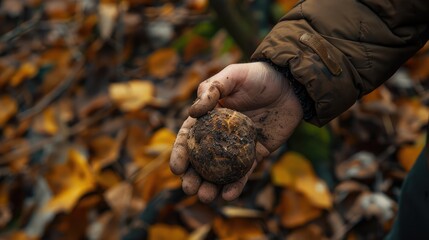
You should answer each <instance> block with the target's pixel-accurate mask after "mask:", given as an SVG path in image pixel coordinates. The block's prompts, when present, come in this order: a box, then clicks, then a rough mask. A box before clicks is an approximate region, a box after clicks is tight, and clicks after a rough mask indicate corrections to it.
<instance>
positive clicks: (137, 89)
mask: <svg viewBox="0 0 429 240" xmlns="http://www.w3.org/2000/svg"><path fill="white" fill-rule="evenodd" d="M154 93H155V87H154V86H153V84H152V83H151V82H149V81H139V80H132V81H129V82H125V83H113V84H111V85H110V86H109V96H110V98H111V99H112V100H113V102H114V103H115V104H116V105H118V107H119V108H120V109H121V110H122V111H124V112H128V111H136V110H139V109H141V108H143V107H144V106H145V105H146V104H148V103H150V102H151V101H152V100H153V97H154Z"/></svg>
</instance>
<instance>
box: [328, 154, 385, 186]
mask: <svg viewBox="0 0 429 240" xmlns="http://www.w3.org/2000/svg"><path fill="white" fill-rule="evenodd" d="M377 171H378V164H377V162H376V159H375V156H374V154H372V153H370V152H364V151H363V152H358V153H356V154H354V155H353V156H351V157H350V159H348V160H347V161H344V162H342V163H340V164H339V165H338V166H337V168H336V174H337V176H338V178H339V179H341V180H346V179H369V178H372V177H374V176H375V174H376V173H377Z"/></svg>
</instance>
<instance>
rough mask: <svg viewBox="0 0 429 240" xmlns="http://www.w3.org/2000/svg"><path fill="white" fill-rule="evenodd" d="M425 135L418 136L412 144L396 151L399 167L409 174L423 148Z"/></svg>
mask: <svg viewBox="0 0 429 240" xmlns="http://www.w3.org/2000/svg"><path fill="white" fill-rule="evenodd" d="M425 143H426V134H420V136H419V137H418V138H417V141H416V142H415V143H413V144H407V145H403V146H401V147H400V148H399V150H398V160H399V163H400V164H401V166H402V167H403V168H404V169H405V170H407V172H409V171H410V170H411V168H412V167H413V165H414V163H415V162H416V160H417V158H418V157H419V155H420V153H421V152H422V150H423V148H424V147H425Z"/></svg>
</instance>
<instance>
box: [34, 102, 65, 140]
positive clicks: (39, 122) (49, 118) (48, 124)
mask: <svg viewBox="0 0 429 240" xmlns="http://www.w3.org/2000/svg"><path fill="white" fill-rule="evenodd" d="M58 120H59V116H57V113H56V112H55V108H54V107H53V106H50V107H48V108H47V109H45V110H44V111H43V112H42V113H41V114H40V115H38V116H37V117H36V119H35V121H34V123H33V130H34V131H35V132H38V133H41V134H47V135H55V134H56V133H57V132H58V129H59V126H58Z"/></svg>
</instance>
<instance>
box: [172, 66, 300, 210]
mask: <svg viewBox="0 0 429 240" xmlns="http://www.w3.org/2000/svg"><path fill="white" fill-rule="evenodd" d="M197 94H198V98H197V100H196V101H195V103H194V104H193V105H192V106H191V107H190V109H189V115H190V117H189V118H188V119H186V121H185V122H184V123H183V125H182V127H181V129H180V130H179V133H178V135H177V139H176V142H175V143H174V147H173V151H172V154H171V159H170V168H171V170H172V172H173V173H174V174H176V175H182V174H183V177H182V180H183V182H182V188H183V191H184V192H185V193H186V194H189V195H194V194H198V197H199V198H200V200H201V201H203V202H211V201H213V200H214V199H215V198H216V196H217V195H218V193H219V191H222V193H221V194H222V197H223V198H224V199H225V200H227V201H231V200H233V199H235V198H237V197H238V196H239V195H240V194H241V192H242V190H243V188H244V185H245V184H246V182H247V179H248V177H249V175H250V174H251V173H252V172H253V170H254V169H255V167H256V164H257V162H259V161H261V160H262V159H263V158H265V157H267V156H268V155H269V154H270V153H271V152H273V151H274V150H276V149H277V148H278V147H280V145H282V144H283V143H284V142H285V141H286V140H287V139H288V138H289V136H290V135H291V134H292V132H293V130H294V129H295V128H296V127H297V125H298V124H299V122H300V121H301V119H302V117H303V113H302V108H301V106H300V104H299V101H298V99H297V97H296V96H295V94H294V92H293V89H292V87H291V86H290V85H289V81H288V80H287V79H285V77H284V76H283V75H282V74H280V73H279V72H278V71H276V70H275V69H274V68H272V67H271V66H270V65H269V64H267V63H262V62H256V63H246V64H233V65H230V66H228V67H226V68H225V69H223V70H222V71H221V72H219V73H218V74H216V75H214V76H213V77H211V78H209V79H207V80H206V81H204V82H202V83H201V84H200V86H199V87H198V93H197ZM215 107H225V108H230V109H233V110H236V111H240V112H242V113H244V114H245V115H247V116H248V117H250V118H251V119H252V120H253V122H254V123H255V126H256V127H257V129H258V137H257V144H256V159H255V162H254V163H253V166H252V168H251V169H250V171H249V172H248V173H247V174H246V176H244V177H243V178H242V179H240V180H238V181H237V182H234V183H230V184H227V185H224V186H218V185H215V184H213V183H210V182H207V181H204V180H203V179H201V177H200V176H199V175H198V174H197V173H196V172H195V170H194V169H193V168H192V166H190V165H189V156H188V152H187V137H188V132H189V129H190V128H191V127H192V125H193V124H194V123H195V121H196V119H195V118H197V117H200V116H202V115H204V114H206V113H207V112H208V111H210V110H212V109H214V108H215Z"/></svg>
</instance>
